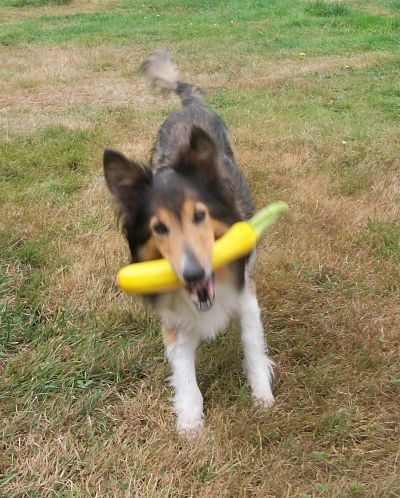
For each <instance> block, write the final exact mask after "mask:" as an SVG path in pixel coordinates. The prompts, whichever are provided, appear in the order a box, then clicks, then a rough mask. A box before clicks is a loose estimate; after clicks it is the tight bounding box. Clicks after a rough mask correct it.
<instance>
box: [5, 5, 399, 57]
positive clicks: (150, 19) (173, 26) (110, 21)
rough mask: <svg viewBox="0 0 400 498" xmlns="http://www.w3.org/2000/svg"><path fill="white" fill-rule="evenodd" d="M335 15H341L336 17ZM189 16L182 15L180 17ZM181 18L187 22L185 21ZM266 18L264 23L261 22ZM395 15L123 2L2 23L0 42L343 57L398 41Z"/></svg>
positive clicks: (325, 8) (339, 8)
mask: <svg viewBox="0 0 400 498" xmlns="http://www.w3.org/2000/svg"><path fill="white" fill-rule="evenodd" d="M338 12H340V16H339V14H338ZM185 16H186V17H185ZM185 19H186V22H185ZM265 19H267V20H268V23H266V24H262V25H260V24H259V23H260V22H261V23H263V22H264V21H265ZM399 22H400V21H399V18H398V17H387V16H385V15H370V14H368V13H365V12H361V11H357V10H356V9H347V8H346V7H345V6H344V5H343V4H331V3H324V2H317V3H312V4H308V3H306V2H305V3H301V2H295V1H294V0H285V2H278V1H274V2H267V3H266V2H249V1H248V2H246V3H243V2H238V1H233V2H230V3H229V8H228V7H227V6H226V4H225V3H224V2H220V1H216V2H205V3H204V4H203V5H200V6H197V4H196V8H194V6H193V5H192V4H189V5H188V4H187V2H184V1H181V2H173V3H171V2H169V1H162V2H158V3H157V5H156V6H150V7H148V6H146V5H144V4H143V3H142V2H125V3H123V4H122V5H121V7H120V9H119V10H118V12H110V13H103V12H102V13H77V14H74V15H65V14H60V15H57V16H55V15H43V16H38V17H36V16H35V18H33V19H29V18H27V19H24V20H23V21H20V22H15V23H12V24H7V25H5V26H4V27H3V30H2V35H1V36H0V43H1V44H3V45H6V46H9V45H11V46H13V45H21V44H37V43H39V44H43V43H53V44H54V43H56V44H65V43H71V42H73V43H77V44H83V45H90V46H94V45H96V44H97V43H98V42H99V41H100V40H101V43H103V44H104V43H107V44H121V45H130V44H132V43H137V42H140V43H142V44H143V43H144V44H146V46H152V44H153V43H154V41H155V40H157V42H158V44H161V45H163V44H168V43H170V41H171V40H173V41H174V42H179V45H180V47H181V50H182V51H183V52H185V51H186V52H187V51H192V50H193V49H194V48H195V47H198V46H199V45H201V44H202V43H204V42H205V41H206V40H208V41H209V44H208V52H209V53H213V54H218V53H219V52H220V51H221V50H226V49H228V48H229V47H232V46H234V47H235V52H237V53H244V54H249V55H251V54H257V53H268V54H270V56H272V55H275V54H277V53H281V52H284V53H288V54H290V53H296V52H298V51H308V52H312V53H313V54H319V55H324V54H328V53H329V54H334V53H335V54H343V53H351V52H352V51H353V50H354V49H355V50H365V51H367V50H385V49H386V50H389V49H391V48H395V47H396V46H397V31H398V28H399Z"/></svg>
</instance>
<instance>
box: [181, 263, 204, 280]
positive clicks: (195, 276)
mask: <svg viewBox="0 0 400 498" xmlns="http://www.w3.org/2000/svg"><path fill="white" fill-rule="evenodd" d="M205 275H206V272H205V270H204V268H202V267H201V266H200V265H198V264H196V265H193V264H189V265H187V266H186V267H185V269H184V271H183V278H184V280H185V282H188V283H192V282H198V281H199V280H203V278H204V277H205Z"/></svg>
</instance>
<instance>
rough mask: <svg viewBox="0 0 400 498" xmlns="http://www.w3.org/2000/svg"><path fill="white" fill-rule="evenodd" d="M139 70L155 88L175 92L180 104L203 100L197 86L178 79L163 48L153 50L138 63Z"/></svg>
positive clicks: (172, 63) (175, 70) (173, 65)
mask: <svg viewBox="0 0 400 498" xmlns="http://www.w3.org/2000/svg"><path fill="white" fill-rule="evenodd" d="M140 71H141V72H142V73H143V74H144V75H145V76H146V77H147V78H148V79H149V80H150V82H151V83H152V85H153V86H154V88H156V89H157V90H159V91H161V92H164V93H170V92H175V93H176V94H177V95H178V96H179V98H180V99H181V102H182V105H189V104H192V103H194V102H195V101H197V102H201V103H203V102H204V93H203V92H202V91H201V90H200V88H198V87H197V86H194V85H190V84H189V83H183V82H181V81H179V80H178V76H179V71H178V68H177V66H176V64H175V62H173V60H172V59H171V57H170V56H169V54H168V53H167V52H166V51H165V50H163V49H160V48H159V49H157V50H155V51H154V52H153V53H152V54H151V55H149V57H147V59H145V60H144V61H143V62H142V64H141V65H140Z"/></svg>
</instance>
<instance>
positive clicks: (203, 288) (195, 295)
mask: <svg viewBox="0 0 400 498" xmlns="http://www.w3.org/2000/svg"><path fill="white" fill-rule="evenodd" d="M188 290H189V292H190V297H191V299H192V301H193V303H194V304H195V306H196V307H197V309H198V310H200V311H207V310H208V309H210V308H211V306H212V305H213V304H214V301H215V290H214V279H213V277H209V278H207V279H206V280H203V281H202V282H199V283H196V284H192V285H190V286H189V287H188Z"/></svg>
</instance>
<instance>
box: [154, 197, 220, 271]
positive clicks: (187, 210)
mask: <svg viewBox="0 0 400 498" xmlns="http://www.w3.org/2000/svg"><path fill="white" fill-rule="evenodd" d="M196 210H201V211H204V212H205V213H206V216H205V218H204V220H203V221H201V222H200V223H197V224H196V223H195V222H194V221H193V220H194V214H195V211H196ZM158 223H163V224H164V225H165V226H166V227H167V228H168V233H167V234H163V235H159V234H157V233H156V232H154V231H153V235H152V237H151V239H150V240H152V241H153V242H152V244H151V245H149V247H153V248H156V249H157V250H158V251H159V252H160V254H161V255H162V256H163V257H164V258H166V259H168V261H169V262H170V263H171V265H172V266H173V268H174V270H175V272H176V273H177V274H178V275H181V274H182V260H183V256H184V251H185V249H190V250H191V251H192V252H193V254H194V255H195V257H196V259H197V261H198V262H199V263H200V264H201V265H202V266H203V268H205V269H206V270H208V269H211V253H212V248H213V245H214V241H215V239H216V238H219V237H220V236H221V235H222V234H223V232H224V231H225V230H226V227H224V225H223V224H222V223H220V222H218V221H217V220H214V219H212V218H210V215H209V213H208V209H207V206H205V205H204V204H203V203H202V202H198V201H195V200H193V199H187V200H186V201H185V202H184V203H183V205H182V211H181V220H178V219H177V218H176V217H175V216H174V214H173V213H171V211H169V210H168V209H165V208H161V209H159V210H158V211H157V213H156V214H155V215H154V216H153V218H152V219H151V220H150V227H151V229H152V230H153V229H154V227H155V226H156V225H157V224H158Z"/></svg>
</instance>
